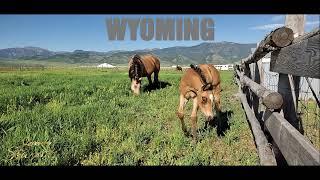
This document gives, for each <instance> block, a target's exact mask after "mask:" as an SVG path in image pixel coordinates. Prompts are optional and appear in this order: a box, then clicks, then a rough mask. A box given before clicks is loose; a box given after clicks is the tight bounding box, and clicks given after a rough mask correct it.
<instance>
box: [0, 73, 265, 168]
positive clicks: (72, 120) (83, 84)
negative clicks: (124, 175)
mask: <svg viewBox="0 0 320 180" xmlns="http://www.w3.org/2000/svg"><path fill="white" fill-rule="evenodd" d="M181 75H182V73H181V72H176V71H170V70H163V71H161V72H160V80H161V81H166V82H169V83H171V86H167V87H165V88H163V89H160V90H154V91H151V92H144V93H142V94H141V95H140V96H133V95H132V94H131V92H130V82H129V78H128V75H127V71H124V70H101V69H100V70H99V69H83V68H82V69H50V70H48V69H47V70H44V71H40V70H39V71H10V72H9V71H8V72H0V146H1V147H0V165H258V164H259V160H258V156H257V153H256V148H255V145H254V141H253V137H252V135H251V132H250V129H249V126H248V123H247V121H246V118H245V114H244V113H243V110H242V108H241V105H240V102H239V100H238V98H237V97H236V95H235V94H236V92H237V87H236V85H235V84H233V81H232V72H221V77H222V88H223V92H222V110H223V111H224V112H226V111H229V112H232V114H231V116H230V117H229V119H228V124H229V126H230V128H229V129H227V130H226V131H225V135H224V136H218V135H217V130H216V127H213V128H210V129H208V130H202V131H200V132H199V133H200V140H199V142H198V143H196V144H194V143H192V139H191V137H186V136H184V134H183V133H182V130H181V129H180V121H179V120H178V118H177V117H176V115H175V112H176V109H177V106H178V103H179V102H178V99H179V92H178V85H179V80H180V77H181ZM143 83H144V84H146V83H147V80H146V79H143ZM191 106H192V103H191V102H189V103H188V105H187V115H186V122H187V127H188V128H189V130H190V123H189V120H190V118H189V115H190V111H191ZM198 127H199V129H200V130H201V129H203V127H204V118H203V116H202V115H200V116H199V118H198Z"/></svg>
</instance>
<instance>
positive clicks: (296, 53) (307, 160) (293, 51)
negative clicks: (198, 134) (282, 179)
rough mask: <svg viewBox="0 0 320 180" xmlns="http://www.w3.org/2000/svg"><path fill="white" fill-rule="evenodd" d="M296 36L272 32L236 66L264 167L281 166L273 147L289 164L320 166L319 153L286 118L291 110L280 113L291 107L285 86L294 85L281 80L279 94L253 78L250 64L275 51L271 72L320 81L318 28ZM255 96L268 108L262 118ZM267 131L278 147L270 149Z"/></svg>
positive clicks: (286, 30)
mask: <svg viewBox="0 0 320 180" xmlns="http://www.w3.org/2000/svg"><path fill="white" fill-rule="evenodd" d="M293 34H294V32H293V30H291V29H290V28H288V27H281V28H278V29H276V30H274V31H272V32H271V33H270V34H268V35H267V36H266V38H265V39H263V40H262V41H261V42H260V43H259V45H258V47H257V49H256V50H255V51H254V53H253V54H252V55H250V56H249V57H248V58H245V59H243V60H242V62H241V64H238V65H236V66H234V67H235V68H234V71H235V79H236V82H237V83H238V86H239V97H240V100H241V103H242V105H243V109H244V111H245V113H246V115H247V118H248V122H249V123H250V126H251V130H252V133H253V135H254V137H255V142H256V145H257V150H258V154H259V158H260V163H261V164H262V165H276V164H277V162H275V160H274V154H273V152H270V151H269V150H270V149H273V148H279V150H280V152H281V154H282V155H283V157H284V158H285V160H286V162H287V164H289V165H320V153H319V151H318V150H317V149H316V148H315V147H314V146H313V145H312V144H311V142H310V141H309V140H307V139H306V138H305V137H304V136H303V135H302V134H301V133H300V132H299V131H298V130H297V129H296V126H293V124H292V119H286V118H288V117H291V116H288V111H287V112H282V113H284V114H282V113H280V110H284V108H287V107H288V106H290V105H291V104H289V103H288V101H287V99H284V98H285V97H287V94H286V93H283V92H282V89H281V87H282V88H286V89H290V86H288V84H281V83H283V81H282V80H281V81H280V78H279V83H278V84H279V87H278V92H275V91H271V90H268V89H266V88H265V87H263V86H262V85H260V84H259V83H261V82H260V81H259V82H255V78H254V80H253V79H251V74H250V72H251V70H250V66H249V64H252V63H256V64H255V65H256V66H257V63H258V62H259V60H261V58H263V57H264V56H265V55H266V54H267V53H269V52H271V61H270V71H273V72H277V73H280V75H282V76H281V77H284V75H290V76H291V75H296V76H298V77H299V76H304V77H313V78H320V48H319V47H320V30H319V29H316V30H314V31H312V32H310V33H307V34H305V35H302V36H300V37H297V38H295V39H294V38H293ZM258 76H259V73H258ZM290 76H288V77H290ZM290 83H292V82H290ZM243 87H247V88H243ZM292 87H294V86H292ZM292 87H291V89H292ZM242 88H243V89H242ZM250 92H252V93H253V94H252V93H250ZM253 95H256V97H257V98H259V99H261V100H262V101H260V102H262V104H263V105H264V107H266V108H265V110H264V111H263V112H262V115H261V114H260V115H261V116H259V115H258V114H255V113H260V112H258V111H257V106H259V103H258V104H254V103H252V102H253V101H254V100H253V99H255V98H250V97H253ZM284 95H286V96H285V97H284ZM285 100H286V101H285ZM248 101H250V102H248ZM249 104H253V106H249ZM254 105H255V106H254ZM286 106H287V107H286ZM285 113H287V114H285ZM294 113H296V112H294ZM285 117H286V118H285ZM288 120H291V121H288ZM259 122H260V123H262V125H263V127H261V126H260V123H259ZM263 130H265V131H267V132H268V133H269V134H270V135H271V137H272V139H271V141H272V142H274V143H275V144H276V146H277V147H272V148H270V147H269V142H268V141H267V139H268V138H266V137H267V136H266V135H265V134H264V133H263Z"/></svg>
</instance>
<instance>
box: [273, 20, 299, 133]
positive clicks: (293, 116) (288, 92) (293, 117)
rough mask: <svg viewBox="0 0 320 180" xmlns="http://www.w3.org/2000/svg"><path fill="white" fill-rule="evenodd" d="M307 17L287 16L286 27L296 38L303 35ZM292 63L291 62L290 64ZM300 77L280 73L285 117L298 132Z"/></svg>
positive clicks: (280, 90)
mask: <svg viewBox="0 0 320 180" xmlns="http://www.w3.org/2000/svg"><path fill="white" fill-rule="evenodd" d="M304 24H305V15H287V16H286V21H285V26H286V27H288V28H290V29H292V31H293V33H294V37H295V38H296V37H298V36H301V35H303V33H304ZM289 63H290V62H289ZM299 83H300V77H299V76H292V75H290V74H282V73H279V82H278V92H279V93H280V94H281V95H282V97H283V99H284V104H283V108H282V110H283V115H284V118H285V119H287V120H288V121H289V123H290V124H291V125H292V126H293V127H295V128H296V129H297V130H300V128H299V117H298V115H297V111H296V110H297V107H298V106H297V103H298V98H299Z"/></svg>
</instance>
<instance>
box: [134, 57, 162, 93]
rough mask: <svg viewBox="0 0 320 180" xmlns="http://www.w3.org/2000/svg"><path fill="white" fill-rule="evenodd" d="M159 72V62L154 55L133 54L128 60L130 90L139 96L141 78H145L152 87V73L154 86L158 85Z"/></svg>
mask: <svg viewBox="0 0 320 180" xmlns="http://www.w3.org/2000/svg"><path fill="white" fill-rule="evenodd" d="M159 71H160V60H159V58H157V57H156V56H154V55H151V54H146V55H142V56H140V55H137V54H135V55H134V56H132V57H131V58H130V60H129V78H130V79H131V90H132V92H133V93H134V94H136V95H139V94H140V88H141V81H142V77H147V78H148V81H149V85H152V80H151V75H152V73H154V75H153V76H154V84H155V85H158V84H159V79H158V74H159Z"/></svg>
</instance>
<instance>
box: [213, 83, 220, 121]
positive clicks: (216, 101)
mask: <svg viewBox="0 0 320 180" xmlns="http://www.w3.org/2000/svg"><path fill="white" fill-rule="evenodd" d="M220 92H221V87H220V84H219V85H217V87H216V89H215V91H214V93H213V97H214V106H215V110H216V112H217V113H218V115H219V113H220V112H221V104H220Z"/></svg>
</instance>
